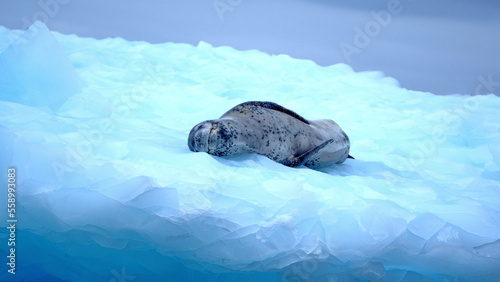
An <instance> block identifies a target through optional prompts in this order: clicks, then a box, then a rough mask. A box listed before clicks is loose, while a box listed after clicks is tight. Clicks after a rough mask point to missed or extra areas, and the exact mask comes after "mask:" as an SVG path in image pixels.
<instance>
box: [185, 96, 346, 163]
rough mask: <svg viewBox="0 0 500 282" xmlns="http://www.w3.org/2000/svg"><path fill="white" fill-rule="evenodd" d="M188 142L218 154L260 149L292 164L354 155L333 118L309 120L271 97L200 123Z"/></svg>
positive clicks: (335, 160) (336, 160)
mask: <svg viewBox="0 0 500 282" xmlns="http://www.w3.org/2000/svg"><path fill="white" fill-rule="evenodd" d="M188 146H189V149H190V150H191V151H193V152H206V153H208V154H211V155H215V156H229V155H234V154H240V153H255V154H260V155H264V156H266V157H268V158H270V159H272V160H274V161H276V162H279V163H281V164H283V165H286V166H290V167H296V166H300V165H304V166H307V167H310V168H322V167H326V166H330V165H332V164H340V163H342V162H344V161H345V160H346V158H348V157H350V156H349V148H350V143H349V138H348V137H347V135H346V134H345V133H344V131H342V129H341V128H340V126H339V125H338V124H337V123H335V122H334V121H333V120H328V119H325V120H314V121H309V120H307V119H305V118H303V117H301V116H300V115H298V114H296V113H295V112H293V111H291V110H289V109H286V108H284V107H282V106H280V105H278V104H276V103H272V102H246V103H242V104H239V105H237V106H235V107H234V108H232V109H230V110H229V111H227V112H226V113H225V114H224V115H222V116H221V117H220V118H219V119H215V120H208V121H204V122H201V123H199V124H197V125H196V126H194V127H193V129H192V130H191V132H190V133H189V138H188Z"/></svg>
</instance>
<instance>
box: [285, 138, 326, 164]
mask: <svg viewBox="0 0 500 282" xmlns="http://www.w3.org/2000/svg"><path fill="white" fill-rule="evenodd" d="M332 142H333V139H330V140H328V141H326V142H324V143H322V144H321V145H319V146H318V147H316V148H314V149H312V150H309V151H307V152H305V153H303V154H302V155H300V156H297V157H290V158H289V159H288V160H286V161H285V162H283V164H284V165H286V166H289V167H297V166H300V165H305V166H308V165H306V163H308V162H311V161H313V160H314V159H317V158H318V155H319V154H320V153H319V152H320V151H321V149H323V148H325V147H326V146H328V145H329V144H331V143H332ZM312 167H314V166H312Z"/></svg>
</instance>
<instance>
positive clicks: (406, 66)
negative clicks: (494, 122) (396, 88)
mask: <svg viewBox="0 0 500 282" xmlns="http://www.w3.org/2000/svg"><path fill="white" fill-rule="evenodd" d="M352 2H354V1H348V0H339V1H333V0H332V1H327V0H184V1H172V0H165V1H159V0H142V1H133V0H105V1H95V2H93V3H91V4H90V3H89V1H84V0H39V1H10V0H0V25H3V26H5V27H8V28H11V29H22V28H26V27H27V25H28V24H29V23H31V22H33V21H34V20H37V19H38V20H41V21H44V22H45V23H46V24H47V26H48V27H49V28H50V29H51V30H55V31H59V32H61V33H64V34H77V35H79V36H84V37H95V38H106V37H122V38H125V39H127V40H144V41H148V42H151V43H161V42H182V43H189V44H193V45H196V44H198V42H199V41H205V42H208V43H210V44H212V45H214V46H223V45H224V46H232V47H234V48H236V49H239V50H248V49H258V50H261V51H264V52H266V53H270V54H288V55H290V56H292V57H295V58H301V59H309V60H313V61H315V62H316V63H317V64H319V65H324V66H326V65H331V64H336V63H347V64H349V65H351V66H352V67H353V68H354V70H356V71H383V72H384V73H385V74H386V75H388V76H391V77H394V78H396V79H397V80H398V81H399V82H400V84H401V86H402V87H404V88H408V89H412V90H419V91H428V92H432V93H435V94H474V93H475V92H476V90H475V89H476V88H477V87H478V85H480V84H481V83H483V84H484V83H485V82H484V81H488V80H489V81H490V83H489V87H483V88H481V93H485V92H486V90H485V89H487V88H489V89H491V92H494V93H495V94H496V95H499V93H500V1H497V0H492V1H488V0H483V1H466V0H442V1H431V0H421V1H411V0H401V1H397V0H384V1H373V0H359V1H355V2H354V3H352ZM391 5H392V6H391ZM216 6H217V7H219V9H220V10H219V11H217V9H216ZM388 7H392V9H389V8H388ZM380 11H385V12H382V14H380ZM376 13H378V14H379V15H383V16H382V20H381V19H379V20H378V21H377V16H375V14H376ZM388 15H389V16H388ZM360 31H361V32H363V34H364V35H360ZM364 36H366V37H364ZM342 46H343V47H344V49H345V48H348V49H345V50H344V51H343V49H342ZM349 46H352V47H349ZM349 48H350V49H349ZM346 50H347V51H346ZM349 50H350V51H351V54H350V55H349ZM352 52H354V53H352ZM480 77H482V78H483V79H480ZM486 84H488V83H486Z"/></svg>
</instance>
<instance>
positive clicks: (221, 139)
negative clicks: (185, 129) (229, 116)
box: [188, 120, 237, 156]
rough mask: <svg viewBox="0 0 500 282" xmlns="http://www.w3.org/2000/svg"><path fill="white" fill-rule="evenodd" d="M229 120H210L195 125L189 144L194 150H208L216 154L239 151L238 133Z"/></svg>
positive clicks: (229, 153) (222, 154) (223, 154)
mask: <svg viewBox="0 0 500 282" xmlns="http://www.w3.org/2000/svg"><path fill="white" fill-rule="evenodd" d="M230 123H231V122H230V121H228V120H224V121H221V120H208V121H204V122H201V123H199V124H197V125H195V126H194V127H193V129H192V130H191V132H190V133H189V138H188V146H189V149H190V150H191V151H192V152H206V153H208V154H210V155H214V156H228V155H232V154H235V153H237V150H236V145H235V143H236V142H235V137H236V134H235V132H234V131H233V130H231V126H230Z"/></svg>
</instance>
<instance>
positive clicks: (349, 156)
mask: <svg viewBox="0 0 500 282" xmlns="http://www.w3.org/2000/svg"><path fill="white" fill-rule="evenodd" d="M347 158H348V159H353V160H355V158H354V157H353V156H351V155H347Z"/></svg>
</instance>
